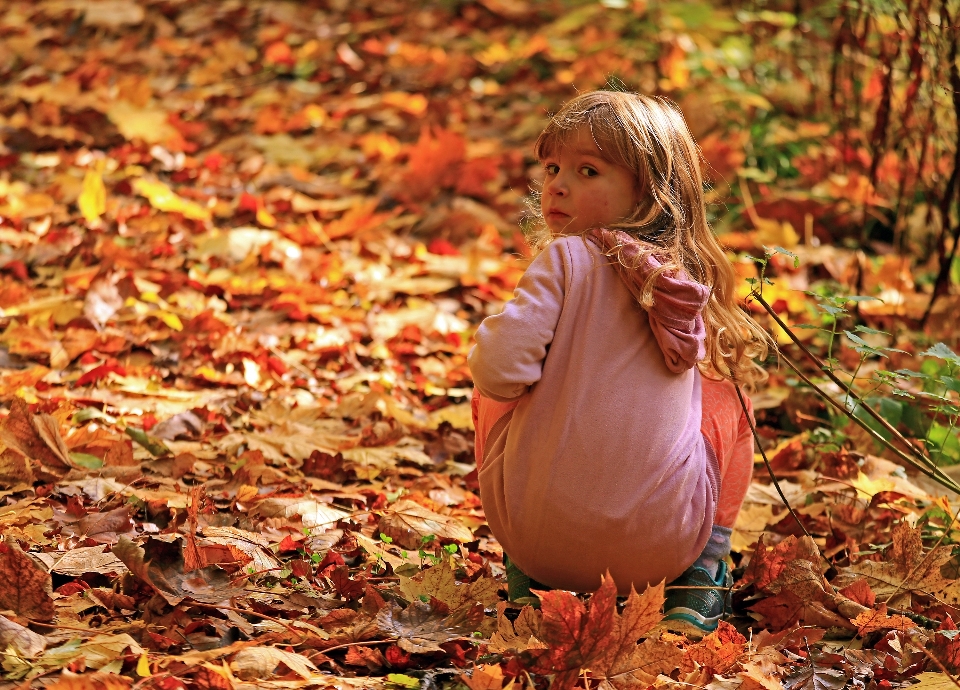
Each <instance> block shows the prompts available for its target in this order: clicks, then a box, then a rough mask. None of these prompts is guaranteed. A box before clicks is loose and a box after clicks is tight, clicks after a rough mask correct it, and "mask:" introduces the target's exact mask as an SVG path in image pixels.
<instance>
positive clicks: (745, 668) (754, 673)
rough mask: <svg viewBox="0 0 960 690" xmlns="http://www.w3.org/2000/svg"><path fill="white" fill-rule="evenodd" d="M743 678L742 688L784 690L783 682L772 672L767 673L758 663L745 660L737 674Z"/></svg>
mask: <svg viewBox="0 0 960 690" xmlns="http://www.w3.org/2000/svg"><path fill="white" fill-rule="evenodd" d="M737 675H738V676H739V677H740V678H742V679H743V683H742V684H741V685H740V690H783V683H781V682H780V680H779V679H778V678H777V677H776V676H774V675H773V674H772V673H765V672H764V671H763V670H762V669H761V668H760V667H759V666H758V665H757V664H754V663H751V662H749V661H748V662H745V663H743V664H741V671H740V673H738V674H737Z"/></svg>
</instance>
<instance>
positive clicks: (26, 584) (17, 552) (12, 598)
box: [0, 542, 54, 621]
mask: <svg viewBox="0 0 960 690" xmlns="http://www.w3.org/2000/svg"><path fill="white" fill-rule="evenodd" d="M0 610H3V611H13V612H14V613H15V614H17V615H18V616H23V617H24V618H33V619H36V620H39V621H49V620H52V619H53V614H54V608H53V587H52V584H51V579H50V575H49V574H48V573H46V572H44V571H43V570H42V569H41V568H40V566H38V565H37V564H36V563H35V562H34V561H33V559H32V558H30V556H28V555H27V554H25V553H24V552H23V550H22V549H21V548H20V547H19V546H18V545H17V544H15V543H13V542H0Z"/></svg>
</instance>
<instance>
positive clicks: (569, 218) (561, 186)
mask: <svg viewBox="0 0 960 690" xmlns="http://www.w3.org/2000/svg"><path fill="white" fill-rule="evenodd" d="M543 167H544V170H545V171H546V177H545V178H544V180H543V193H542V195H541V197H540V208H541V211H542V213H543V217H544V220H545V221H546V223H547V227H548V228H550V232H552V233H553V234H554V235H575V234H577V233H580V232H583V231H584V230H589V229H591V228H600V227H606V226H609V225H611V224H612V223H616V222H618V221H621V220H624V219H625V218H627V217H628V216H630V215H632V214H633V212H634V211H635V210H636V208H637V206H638V204H639V203H640V194H639V190H638V187H639V185H638V184H637V178H636V177H635V176H634V174H633V173H632V172H631V171H630V170H629V169H627V168H624V167H622V166H619V165H615V164H614V163H610V162H609V161H607V160H606V159H605V158H604V157H603V156H602V154H601V151H600V149H599V147H597V143H596V142H595V141H594V140H593V135H592V134H591V133H590V129H589V127H586V126H580V127H578V128H577V129H575V130H574V131H573V132H571V133H570V136H569V137H567V139H566V141H565V142H564V144H563V145H562V146H560V147H558V148H557V149H556V150H555V151H554V152H553V153H551V154H550V155H549V156H547V157H546V158H544V160H543Z"/></svg>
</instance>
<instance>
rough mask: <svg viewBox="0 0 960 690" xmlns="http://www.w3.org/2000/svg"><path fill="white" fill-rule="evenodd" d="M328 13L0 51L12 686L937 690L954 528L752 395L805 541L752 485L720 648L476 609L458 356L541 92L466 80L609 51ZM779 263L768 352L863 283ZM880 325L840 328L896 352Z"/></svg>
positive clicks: (493, 292)
mask: <svg viewBox="0 0 960 690" xmlns="http://www.w3.org/2000/svg"><path fill="white" fill-rule="evenodd" d="M354 5H356V6H353V7H352V9H351V8H350V7H348V6H347V4H346V3H343V4H342V7H341V6H340V4H337V3H334V7H333V8H328V9H326V10H315V9H312V8H310V7H297V6H296V5H292V4H279V3H249V4H247V5H243V6H241V5H240V4H238V3H209V2H199V3H192V4H191V5H189V6H188V5H186V4H183V3H175V2H171V3H143V4H137V3H133V2H126V1H124V0H120V1H118V2H109V3H107V2H101V3H91V4H90V6H89V7H87V8H86V9H85V10H84V11H81V10H80V9H79V8H78V7H77V6H75V5H74V4H70V3H57V2H42V3H32V2H21V3H16V2H14V3H10V4H8V5H7V8H6V10H5V13H4V14H3V15H2V18H0V31H2V33H3V35H4V36H5V37H6V39H7V46H6V47H4V48H2V49H0V50H2V51H5V52H0V58H2V60H3V64H4V69H5V70H11V69H13V65H16V69H17V70H18V72H19V74H18V78H17V79H16V80H13V81H11V82H10V83H9V84H8V85H7V86H6V87H5V88H4V89H3V91H2V92H0V98H2V100H3V110H2V113H3V114H2V116H0V117H2V125H3V127H4V140H3V141H4V143H3V151H2V156H0V166H2V173H0V174H2V176H0V202H2V204H0V216H2V218H3V224H2V225H0V239H2V241H3V242H4V249H5V251H4V254H3V258H2V264H3V267H2V271H0V307H2V310H3V313H2V322H3V333H2V335H0V343H2V350H0V357H2V362H0V364H2V371H0V381H2V391H3V402H4V404H5V410H6V414H5V416H4V418H3V420H2V422H0V444H2V451H0V497H2V504H0V528H2V534H3V539H2V541H0V614H2V615H0V654H2V661H0V668H2V672H3V678H4V679H5V680H4V681H3V683H4V687H15V686H20V685H24V686H25V685H34V686H37V687H57V688H101V689H113V688H128V687H131V686H136V687H138V688H163V689H164V690H175V689H178V688H184V687H186V688H191V689H193V688H250V687H275V688H295V687H307V686H316V687H327V686H330V687H341V688H350V687H357V688H359V687H430V688H432V687H441V686H442V687H452V686H467V687H469V688H470V689H471V690H501V689H503V688H510V687H514V686H536V687H540V688H542V687H545V686H546V684H547V683H548V682H550V681H551V679H552V683H553V684H554V687H557V688H566V687H573V686H575V685H578V684H579V685H585V686H586V687H593V686H596V685H599V686H602V687H604V688H627V687H631V688H632V687H648V686H656V687H663V686H670V687H674V686H676V687H680V686H688V685H695V686H704V685H706V686H709V687H712V688H716V689H720V688H735V687H743V688H745V689H752V688H759V687H763V688H771V689H772V688H780V687H786V688H789V689H791V690H792V689H793V688H841V687H844V686H846V685H853V686H856V687H884V688H887V687H895V686H898V685H900V684H904V683H907V682H909V679H911V678H914V677H916V676H917V675H918V674H920V673H922V672H924V671H933V672H939V673H942V672H953V671H955V670H956V669H957V668H958V667H960V639H957V630H956V626H955V625H954V621H955V620H960V616H958V610H957V608H956V606H957V605H958V602H960V580H958V579H957V575H958V566H957V561H956V557H955V556H954V554H953V548H952V546H951V544H952V541H949V540H948V541H946V542H945V543H944V540H943V539H942V537H943V536H949V535H950V533H951V529H952V527H953V524H952V521H951V519H950V516H951V514H952V509H951V505H950V503H949V502H948V501H947V500H946V499H945V498H942V497H940V493H939V492H938V491H937V490H936V487H935V485H932V484H929V483H924V482H923V481H922V479H919V478H916V477H911V476H909V475H908V474H907V473H905V471H904V469H903V468H901V467H900V466H899V465H896V464H894V463H893V462H891V461H889V460H886V459H884V458H883V457H879V456H877V455H874V454H873V453H874V452H876V450H877V449H875V448H873V447H872V446H870V445H869V439H867V440H863V439H857V438H855V437H853V441H852V442H851V443H848V444H846V447H845V449H833V450H828V451H825V450H824V446H823V445H822V444H821V445H818V442H817V439H816V436H815V430H814V429H813V428H812V427H810V426H809V425H806V426H805V425H804V424H803V420H804V419H810V418H811V416H822V410H821V409H820V408H818V407H817V405H816V404H815V403H812V402H811V400H810V396H809V395H806V394H805V393H804V392H803V391H802V390H798V389H793V388H791V387H790V385H789V384H790V382H789V380H788V379H787V377H785V376H784V375H782V374H781V373H776V372H775V373H774V375H773V376H772V378H771V382H770V384H769V385H768V386H767V387H766V388H765V389H764V390H762V391H759V392H758V393H757V394H756V395H755V396H754V402H755V405H756V407H757V409H758V410H759V411H760V414H759V418H760V422H761V432H762V434H763V435H764V439H765V443H766V444H767V445H768V446H769V448H768V451H769V453H770V455H771V457H772V461H773V466H774V468H775V469H776V471H777V472H778V474H779V476H780V477H781V487H782V489H783V491H784V492H785V493H786V495H787V497H788V499H789V500H790V502H791V503H792V504H793V505H794V506H795V507H796V509H797V512H798V514H799V515H800V519H801V520H802V521H803V523H804V526H805V527H806V529H807V531H808V532H810V534H811V535H812V538H811V537H807V536H802V531H801V530H800V529H799V528H798V526H797V524H796V522H794V521H793V518H792V517H790V516H789V514H788V513H787V512H786V511H785V509H784V508H783V507H782V504H781V502H780V498H779V496H778V495H777V493H776V491H775V490H774V487H773V486H772V484H770V483H769V481H768V480H767V479H766V478H765V475H764V473H763V472H762V471H758V472H757V477H756V480H755V482H754V484H753V486H752V487H751V489H750V493H749V495H748V497H747V502H746V504H745V506H744V510H743V511H742V514H741V517H740V520H739V521H738V523H737V529H736V531H735V533H734V555H733V561H734V565H736V566H737V569H736V570H735V573H736V575H737V581H736V583H735V588H734V596H733V601H734V606H735V609H736V613H737V615H736V616H735V617H734V618H733V619H732V620H731V622H730V623H723V624H721V626H720V628H719V629H718V630H717V631H716V632H715V633H712V634H710V635H708V636H706V637H705V638H704V639H702V640H691V639H687V638H685V637H683V636H680V635H675V634H673V633H670V632H669V631H666V630H664V629H663V628H662V626H661V625H660V609H661V605H662V601H663V590H662V586H652V587H650V588H648V589H647V590H645V591H644V592H641V593H639V594H638V593H633V594H631V596H630V597H628V598H626V600H624V601H620V602H618V601H617V598H616V586H615V585H614V583H613V582H612V580H611V579H609V578H606V579H604V580H603V581H602V583H601V582H598V586H599V589H598V591H597V592H596V593H595V594H593V595H592V596H583V595H581V596H575V595H573V594H571V593H568V592H559V591H554V592H548V593H543V594H542V595H541V599H540V601H541V604H540V608H539V609H534V608H532V607H530V606H525V607H519V606H515V605H511V604H508V603H507V602H506V601H505V600H504V599H505V582H504V578H503V567H502V555H503V554H502V552H501V550H500V547H499V546H498V544H497V543H496V541H495V540H494V539H493V538H492V536H491V535H490V533H489V530H488V529H487V527H486V525H485V523H484V517H483V512H482V509H481V506H480V502H479V499H478V495H477V483H476V472H475V466H474V464H473V441H472V431H471V422H470V412H469V395H470V387H471V384H470V379H469V372H468V370H467V368H466V364H465V358H466V353H467V351H468V348H469V343H470V337H471V333H472V330H473V329H474V328H475V327H476V326H477V324H478V323H479V322H480V320H482V318H483V317H484V316H486V315H488V314H491V313H496V312H497V311H498V310H499V309H500V307H501V306H502V304H503V302H504V300H506V299H509V297H510V295H511V290H512V288H513V286H514V284H515V283H516V280H517V278H518V277H519V275H520V274H521V273H522V271H523V268H524V266H525V265H526V261H527V259H528V257H529V251H528V250H527V248H526V245H525V244H524V242H523V239H522V237H520V235H519V233H518V232H517V231H516V227H517V225H516V222H515V221H516V219H517V218H518V214H519V213H520V211H521V209H522V194H523V193H524V192H525V190H526V189H527V188H528V185H529V178H528V168H529V166H530V165H531V164H532V163H533V161H531V160H530V159H529V153H528V151H529V144H530V141H531V138H532V137H533V136H535V135H536V132H537V131H538V128H539V127H540V126H541V125H542V123H543V120H544V116H545V113H546V110H547V106H548V104H555V103H558V102H560V101H561V100H562V99H563V98H564V97H565V96H568V95H569V93H568V89H566V87H564V86H563V85H562V84H561V83H560V81H559V80H551V79H549V78H545V77H542V76H538V74H536V73H535V72H534V71H530V70H529V69H527V70H526V71H524V70H523V69H521V70H520V71H519V72H516V73H514V74H512V75H510V76H508V77H507V78H503V79H500V80H499V81H498V80H494V79H492V78H490V77H488V76H485V75H487V74H489V73H492V72H493V71H495V70H494V67H492V66H495V67H496V69H501V68H502V67H503V65H504V64H506V65H511V64H516V65H518V66H519V65H522V64H527V63H531V64H540V62H542V63H544V64H548V65H552V67H551V69H553V68H556V69H558V70H568V71H569V72H570V73H571V74H574V76H576V77H577V78H578V79H580V80H581V81H583V82H584V83H591V84H593V83H594V82H596V83H595V84H594V85H597V86H599V85H602V79H603V78H605V74H606V73H607V72H608V71H609V70H610V69H611V65H610V64H607V63H606V62H605V60H607V59H608V57H609V56H612V55H618V53H617V50H618V49H617V47H616V42H615V40H613V39H614V38H615V36H614V35H611V36H612V37H611V36H607V37H605V38H604V37H603V36H599V35H593V36H592V37H586V38H584V39H583V40H584V41H588V40H589V41H593V42H594V43H597V42H599V43H600V44H603V42H604V41H607V43H606V44H605V45H606V46H607V49H608V50H607V52H601V53H592V54H589V55H584V56H582V57H578V58H575V59H574V58H571V57H570V55H569V53H568V52H564V50H563V49H562V45H564V43H563V42H564V41H567V42H569V41H571V40H573V39H571V38H569V36H568V32H569V29H568V28H565V26H566V25H565V24H563V22H562V20H560V21H557V22H553V23H550V22H548V21H547V20H546V19H545V17H544V16H543V15H542V14H540V13H538V12H537V11H536V8H535V7H534V6H533V5H527V4H525V3H522V2H518V3H501V2H499V1H498V2H494V1H493V0H488V1H487V2H484V3H482V4H480V5H477V6H471V7H472V9H470V10H469V12H468V11H467V10H464V11H463V12H462V13H461V14H460V15H458V18H457V19H456V20H455V21H454V20H453V19H451V16H449V15H448V14H446V12H447V11H446V10H444V9H443V8H440V7H438V8H426V9H424V8H419V6H417V7H413V6H410V7H407V6H406V5H403V4H401V3H395V6H394V5H390V6H389V7H387V6H386V5H384V7H381V8H379V9H373V8H372V7H371V8H369V9H367V8H364V7H361V6H360V5H362V3H360V4H359V5H357V4H354ZM338 8H339V9H338ZM407 11H409V13H411V14H410V16H409V17H406V16H405V14H404V13H405V12H407ZM405 17H406V18H405ZM571 17H572V15H571ZM304 27H308V28H304ZM475 27H481V28H482V29H483V32H484V34H483V36H480V37H478V36H476V35H475V34H474V33H472V32H473V29H474V28H475ZM507 27H510V30H511V31H520V32H521V34H522V35H523V36H525V37H527V38H528V39H529V40H528V41H519V42H518V41H509V40H507V39H506V35H505V34H504V31H505V30H506V28H507ZM517 27H523V28H517ZM441 29H443V31H445V32H446V33H444V34H443V40H444V41H445V44H444V46H443V47H442V48H441V47H440V46H438V45H437V44H436V43H433V41H435V40H436V38H435V36H433V33H434V32H437V31H440V30H441ZM585 45H586V44H585ZM558 46H561V47H558ZM605 55H606V56H608V57H604V56H605ZM620 57H622V58H623V59H627V58H625V57H623V56H622V55H621V56H620ZM537 61H539V62H537ZM137 65H142V66H143V67H144V69H146V70H147V73H146V74H145V73H144V72H143V70H140V69H137V68H136V66H137ZM682 77H683V74H682V73H677V72H676V70H674V71H673V72H668V74H667V75H666V77H664V78H665V79H667V83H666V84H665V85H663V84H662V85H661V88H665V89H667V90H668V91H669V90H670V89H672V88H674V86H671V85H670V81H669V80H670V78H673V79H674V80H676V81H677V82H678V83H679V81H680V80H681V78H682ZM564 78H566V77H564ZM451 85H452V87H453V88H454V89H455V91H456V92H457V93H456V94H454V95H451V94H450V93H449V88H450V87H451ZM675 86H676V88H679V86H677V85H675ZM531 92H536V93H537V94H538V96H537V99H541V100H542V102H538V100H537V99H534V98H531V97H528V96H529V93H531ZM711 142H713V143H711ZM717 145H718V144H717V141H716V140H715V139H710V138H709V137H707V138H706V139H705V141H704V147H705V152H706V153H707V155H708V157H710V156H711V151H712V150H711V146H717ZM724 151H726V149H723V148H722V147H720V149H717V150H715V151H713V153H714V154H715V156H714V157H713V158H712V160H714V161H718V162H717V165H720V164H721V162H720V159H719V158H718V157H722V155H727V154H728V153H729V151H726V153H724ZM734 158H736V156H735V155H734ZM734 163H736V161H734ZM529 174H533V173H529ZM823 204H824V206H825V208H824V209H823V213H825V214H826V213H829V212H830V208H829V206H830V204H829V203H828V202H823ZM757 220H758V221H763V219H757ZM769 222H770V223H773V221H769ZM755 225H756V226H757V227H758V228H759V227H761V226H762V227H766V226H763V224H762V223H760V222H755ZM774 225H777V228H781V226H780V225H778V224H777V223H774ZM781 230H782V228H781ZM778 232H780V230H778ZM762 239H763V238H760V237H758V236H757V234H756V232H752V231H751V232H743V233H732V234H730V235H729V236H727V241H728V243H729V244H730V246H731V247H733V248H735V249H741V250H742V249H753V250H756V249H759V245H760V243H761V240H762ZM779 239H780V240H781V242H782V243H783V244H789V242H788V240H789V237H788V235H787V234H786V233H785V231H784V237H780V238H779ZM791 246H792V245H791ZM794 249H795V250H796V252H797V253H798V254H799V253H801V252H804V249H805V248H804V246H798V247H794ZM802 256H803V258H804V266H803V268H802V269H799V270H792V269H791V268H790V266H789V265H787V264H785V263H784V264H783V265H781V266H779V268H780V270H781V272H782V277H783V280H782V281H781V283H780V284H778V285H775V286H773V287H771V288H770V291H771V292H772V293H773V294H772V295H770V293H769V292H768V293H767V294H768V299H770V301H771V302H774V301H775V299H777V298H778V299H780V301H781V303H782V305H780V306H782V313H783V315H784V317H785V318H787V319H788V320H790V322H791V323H795V322H797V321H802V320H803V319H804V313H805V311H806V309H807V303H806V301H805V298H804V297H803V296H802V293H798V292H796V291H791V290H787V289H786V287H785V285H788V286H790V287H793V288H797V289H802V288H803V287H805V284H806V283H807V282H809V281H810V280H812V274H813V272H814V271H815V270H817V271H820V270H824V271H826V272H828V273H829V274H830V275H831V276H832V277H833V278H835V279H837V280H838V281H840V282H843V281H844V280H846V279H848V278H849V275H850V271H851V270H852V268H851V267H852V266H853V265H854V264H855V262H856V258H855V256H854V255H853V253H852V252H848V251H844V250H840V249H836V248H833V247H820V248H818V249H817V250H816V251H814V250H813V249H809V251H806V252H804V253H803V254H802ZM872 268H873V269H875V270H876V273H875V274H874V273H870V270H871V269H870V268H869V267H868V269H867V274H866V276H865V277H864V280H865V281H866V283H868V284H870V283H871V281H872V283H874V284H877V285H879V284H881V283H882V281H883V280H884V279H885V278H884V275H885V273H884V270H885V269H884V264H883V263H882V262H881V263H880V264H879V267H878V265H877V264H874V265H873V266H872ZM741 269H742V272H743V273H744V275H749V274H751V271H753V270H754V269H753V268H752V265H751V264H750V263H749V262H747V263H745V264H738V270H741ZM798 295H800V296H799V297H798ZM908 301H909V300H908ZM914 302H916V300H914ZM780 306H778V309H779V308H780ZM884 309H885V308H884V307H877V306H874V307H872V308H871V309H867V308H865V309H864V314H865V315H866V316H867V317H868V318H873V319H874V320H875V321H876V325H878V326H882V325H884V323H886V322H889V321H890V320H891V319H899V318H905V319H909V318H915V317H911V315H910V314H909V313H907V314H905V313H902V311H901V312H897V311H893V312H890V311H885V310H884ZM938 313H940V314H941V315H942V311H941V312H938ZM941 318H942V316H941ZM884 319H886V322H885V321H884ZM934 328H936V314H935V318H934ZM784 419H786V420H788V422H786V423H785V422H784ZM798 420H799V421H798ZM784 429H789V430H791V431H788V432H784V431H783V430H784ZM848 432H849V433H850V434H853V432H852V431H849V430H848ZM857 448H859V449H862V450H863V452H857V450H855V449H857ZM758 467H759V468H760V469H761V470H762V466H758ZM571 557H575V554H573V555H572V556H571Z"/></svg>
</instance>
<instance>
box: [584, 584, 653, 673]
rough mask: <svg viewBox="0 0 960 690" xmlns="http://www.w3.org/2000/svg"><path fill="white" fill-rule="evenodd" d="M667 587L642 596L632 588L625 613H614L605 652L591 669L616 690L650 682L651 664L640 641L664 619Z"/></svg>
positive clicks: (647, 591)
mask: <svg viewBox="0 0 960 690" xmlns="http://www.w3.org/2000/svg"><path fill="white" fill-rule="evenodd" d="M663 588H664V583H663V582H661V583H659V584H657V585H652V586H649V587H647V588H646V589H645V590H644V592H643V594H642V595H638V594H637V593H636V592H635V591H634V590H633V588H632V587H631V588H630V594H629V596H628V597H627V603H626V605H625V606H624V609H623V613H622V614H617V613H616V612H614V614H613V615H614V622H613V630H612V631H611V635H610V638H609V639H608V642H607V644H606V645H605V653H604V654H603V655H602V656H601V657H600V658H599V659H598V660H596V661H594V662H592V663H591V664H590V670H591V671H592V672H593V673H595V674H596V675H598V676H602V677H605V678H606V679H607V680H608V681H609V682H610V684H611V685H613V686H614V687H616V688H622V687H629V686H632V685H638V684H644V683H647V682H649V673H648V672H647V671H646V670H645V668H646V663H647V662H646V659H645V657H644V655H643V652H642V651H641V649H640V647H638V645H637V641H638V640H639V639H640V638H641V637H642V636H644V635H645V634H646V633H648V632H649V631H650V630H652V629H653V627H654V626H655V625H656V624H657V623H659V622H660V621H661V620H662V618H663V613H662V612H661V609H662V608H663V601H664V597H663Z"/></svg>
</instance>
